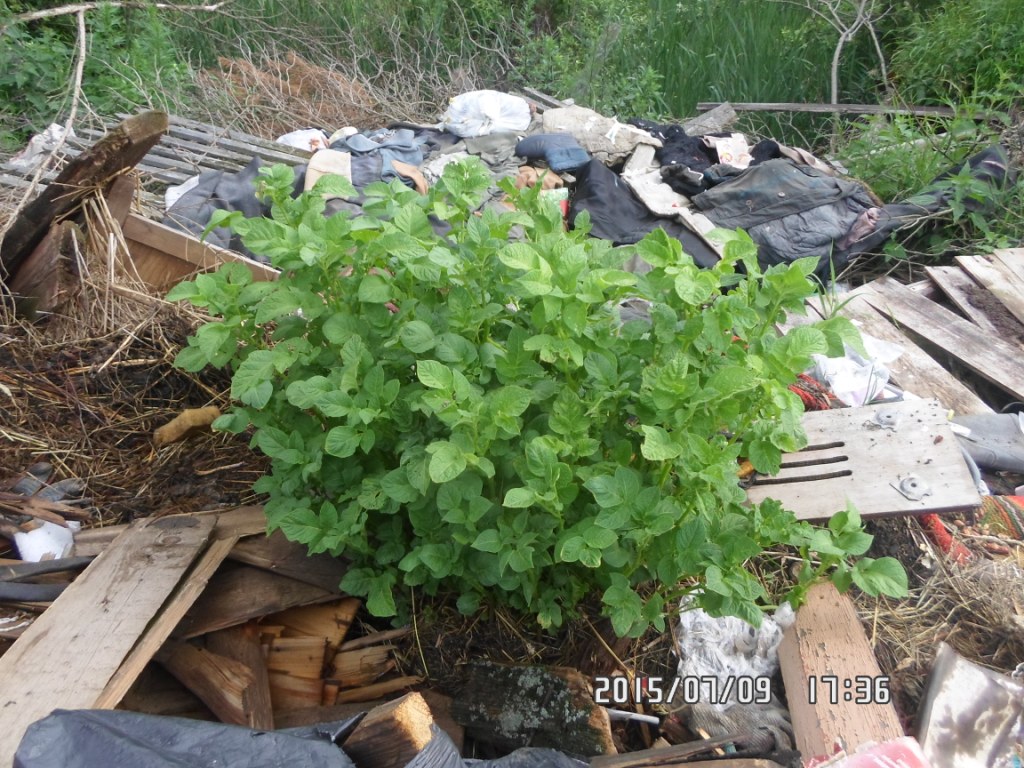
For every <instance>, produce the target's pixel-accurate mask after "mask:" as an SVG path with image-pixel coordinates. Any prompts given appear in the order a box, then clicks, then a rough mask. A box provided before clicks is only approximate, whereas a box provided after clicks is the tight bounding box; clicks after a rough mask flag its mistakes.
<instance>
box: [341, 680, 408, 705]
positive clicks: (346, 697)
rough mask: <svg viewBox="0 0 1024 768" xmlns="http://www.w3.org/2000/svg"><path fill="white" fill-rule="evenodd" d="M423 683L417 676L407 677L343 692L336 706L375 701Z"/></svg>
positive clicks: (382, 681)
mask: <svg viewBox="0 0 1024 768" xmlns="http://www.w3.org/2000/svg"><path fill="white" fill-rule="evenodd" d="M422 682H423V678H422V677H419V676H417V675H405V676H404V677H395V678H392V679H390V680H381V681H380V682H379V683H373V684H372V685H364V686H363V687H362V688H353V689H352V690H350V691H341V692H340V693H339V694H338V697H337V699H336V700H335V705H337V704H348V703H352V702H358V701H373V700H374V699H379V698H381V697H383V696H388V695H390V694H392V693H397V692H398V691H404V690H406V689H407V688H412V687H413V686H414V685H419V684H420V683H422Z"/></svg>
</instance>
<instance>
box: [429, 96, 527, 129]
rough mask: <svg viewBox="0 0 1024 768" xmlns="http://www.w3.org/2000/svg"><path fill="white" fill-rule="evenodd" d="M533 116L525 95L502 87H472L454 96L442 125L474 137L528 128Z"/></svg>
mask: <svg viewBox="0 0 1024 768" xmlns="http://www.w3.org/2000/svg"><path fill="white" fill-rule="evenodd" d="M532 117H533V116H532V115H531V113H530V105H529V104H528V103H527V101H526V99H524V98H522V97H521V96H513V95H512V94H509V93H502V92H501V91H468V92H467V93H460V94H459V95H458V96H456V97H455V98H454V99H452V100H451V103H450V104H449V105H448V109H447V111H445V113H444V115H443V116H442V117H441V124H440V127H441V128H443V129H444V130H446V131H448V132H449V133H454V134H455V135H456V136H459V137H461V138H463V139H470V138H473V137H474V136H486V135H487V134H489V133H500V132H511V133H517V132H519V131H525V130H526V129H527V128H529V127H530V120H531V119H532Z"/></svg>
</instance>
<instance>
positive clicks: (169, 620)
mask: <svg viewBox="0 0 1024 768" xmlns="http://www.w3.org/2000/svg"><path fill="white" fill-rule="evenodd" d="M237 541H238V538H237V537H230V538H226V539H218V540H216V541H213V542H212V543H211V544H210V546H209V547H207V549H206V551H205V552H204V553H203V554H202V556H201V557H200V558H199V560H198V562H196V564H195V566H194V567H193V568H192V570H191V571H190V572H189V574H188V576H186V577H185V578H184V579H183V580H182V583H181V584H180V585H179V586H178V589H177V590H176V591H175V593H174V595H173V596H172V597H171V598H170V599H169V600H168V601H167V604H166V605H165V606H164V607H163V609H162V610H161V611H160V615H159V616H157V617H156V620H155V621H153V622H152V623H151V624H150V625H149V626H148V627H147V628H146V631H145V633H144V634H143V635H142V637H141V638H139V642H138V643H136V644H135V647H134V648H132V652H131V653H130V654H128V657H127V658H126V659H125V660H124V663H122V664H121V666H120V668H119V669H118V670H117V672H116V673H115V674H114V676H113V677H111V678H110V682H108V683H107V685H106V687H105V688H104V689H103V693H101V694H100V695H99V697H98V698H97V699H96V702H95V703H94V704H93V707H94V708H96V709H113V708H114V707H116V706H117V705H118V704H119V703H120V702H121V699H123V698H124V695H125V694H126V693H128V690H129V689H130V688H131V687H132V685H133V684H134V683H135V680H136V678H138V676H139V675H140V674H142V670H143V669H144V668H145V666H146V665H147V664H148V663H149V662H150V660H151V659H153V657H154V656H155V655H156V653H157V651H159V650H160V648H161V646H163V644H164V641H166V640H167V638H168V637H170V636H171V632H173V631H174V628H175V627H176V626H178V624H179V623H180V622H181V619H182V617H184V615H185V613H186V612H187V611H188V609H189V608H191V607H192V604H193V603H194V602H195V601H196V600H197V599H198V598H199V596H200V595H201V594H202V593H203V590H205V589H206V585H207V584H208V583H209V581H210V578H211V577H212V576H213V574H214V572H215V571H216V570H217V568H219V567H220V564H221V563H222V562H224V558H225V557H227V555H228V553H229V552H230V551H231V548H232V547H233V546H234V545H235V543H236V542H237Z"/></svg>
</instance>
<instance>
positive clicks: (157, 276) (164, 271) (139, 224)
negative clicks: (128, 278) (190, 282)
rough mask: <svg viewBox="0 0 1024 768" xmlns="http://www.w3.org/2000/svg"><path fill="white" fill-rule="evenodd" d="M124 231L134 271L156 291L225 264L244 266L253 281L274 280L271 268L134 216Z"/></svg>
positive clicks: (155, 222) (168, 287)
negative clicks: (234, 263)
mask: <svg viewBox="0 0 1024 768" xmlns="http://www.w3.org/2000/svg"><path fill="white" fill-rule="evenodd" d="M123 230H124V236H125V239H126V240H127V241H128V245H129V250H130V251H131V254H132V260H133V261H134V263H135V269H136V271H137V272H138V273H139V276H140V277H141V278H142V279H143V280H144V281H145V282H146V283H147V284H148V285H149V286H150V287H151V288H153V289H154V290H156V291H166V290H168V289H170V288H171V287H172V286H173V285H175V284H176V283H178V282H180V281H181V280H182V279H184V278H185V277H187V276H189V275H191V274H194V273H195V272H198V271H202V270H210V269H216V268H217V267H218V266H220V265H221V264H224V263H226V262H237V263H239V264H242V265H244V266H245V267H246V268H248V270H249V271H250V272H252V276H253V279H255V280H276V279H277V275H278V272H277V270H276V269H274V268H273V267H270V266H268V265H266V264H262V263H260V262H258V261H254V260H253V259H249V258H246V257H245V256H242V255H241V254H238V253H235V252H234V251H229V250H227V249H225V248H218V247H217V246H214V245H209V244H208V243H204V242H202V241H201V240H198V239H196V238H195V237H193V236H192V235H190V234H188V233H186V232H182V231H180V230H177V229H172V228H171V227H168V226H166V225H164V224H161V223H160V222H158V221H153V220H152V219H147V218H145V217H143V216H140V215H138V214H135V213H132V214H129V216H128V218H127V219H126V220H125V222H124V227H123ZM137 244H139V245H141V246H145V248H139V247H138V245H137ZM161 255H162V256H163V258H162V259H161V258H159V256H161Z"/></svg>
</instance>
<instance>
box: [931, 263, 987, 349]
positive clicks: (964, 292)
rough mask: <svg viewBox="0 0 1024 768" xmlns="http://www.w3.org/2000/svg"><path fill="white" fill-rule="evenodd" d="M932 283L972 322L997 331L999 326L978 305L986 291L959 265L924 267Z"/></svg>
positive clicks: (982, 327) (983, 328)
mask: <svg viewBox="0 0 1024 768" xmlns="http://www.w3.org/2000/svg"><path fill="white" fill-rule="evenodd" d="M924 269H925V272H926V273H927V274H928V277H929V278H930V279H931V281H932V282H933V283H935V284H936V285H937V286H939V289H940V290H941V291H942V292H943V293H944V294H945V295H946V297H947V298H948V299H949V300H950V301H951V302H952V303H953V305H954V306H955V307H956V308H957V309H959V310H960V312H961V313H962V314H963V315H964V316H965V317H966V318H967V319H968V320H970V321H971V322H972V323H974V324H975V325H976V326H978V327H979V328H981V329H982V330H983V331H986V332H988V333H999V328H998V327H997V326H996V324H995V323H993V322H992V319H991V318H990V317H989V314H988V312H986V310H985V307H984V306H980V305H981V304H982V302H983V300H984V298H983V297H984V296H985V294H987V291H986V290H985V289H984V288H983V287H982V286H980V285H978V284H977V283H976V282H974V281H973V280H972V279H971V278H970V277H968V275H967V273H966V272H964V271H963V270H962V269H960V268H959V267H925V268H924Z"/></svg>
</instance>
